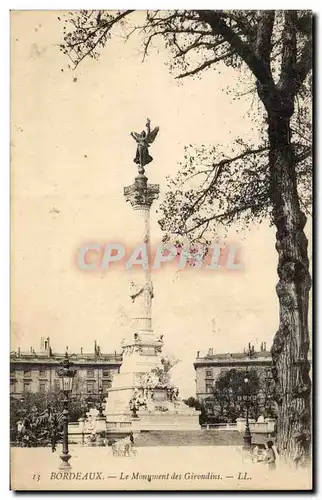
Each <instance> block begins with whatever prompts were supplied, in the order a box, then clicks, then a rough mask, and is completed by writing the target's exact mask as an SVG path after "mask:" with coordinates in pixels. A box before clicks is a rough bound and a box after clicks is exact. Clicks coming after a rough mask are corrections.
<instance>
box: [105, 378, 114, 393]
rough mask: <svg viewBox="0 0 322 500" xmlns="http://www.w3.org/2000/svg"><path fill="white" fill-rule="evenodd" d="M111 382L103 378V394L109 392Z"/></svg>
mask: <svg viewBox="0 0 322 500" xmlns="http://www.w3.org/2000/svg"><path fill="white" fill-rule="evenodd" d="M111 385H112V384H111V382H108V381H107V380H103V394H105V393H106V392H107V389H109V388H110V387H111Z"/></svg>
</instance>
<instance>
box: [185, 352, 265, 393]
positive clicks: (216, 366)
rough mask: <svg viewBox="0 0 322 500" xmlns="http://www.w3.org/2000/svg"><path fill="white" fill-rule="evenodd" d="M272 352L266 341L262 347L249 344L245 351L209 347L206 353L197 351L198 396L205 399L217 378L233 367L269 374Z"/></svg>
mask: <svg viewBox="0 0 322 500" xmlns="http://www.w3.org/2000/svg"><path fill="white" fill-rule="evenodd" d="M271 363H272V358H271V353H270V352H269V351H268V350H267V348H266V343H265V342H262V344H261V346H260V349H259V350H258V351H256V350H255V347H254V346H252V345H250V344H249V345H248V348H247V349H244V351H243V352H237V353H216V354H215V353H214V350H213V349H211V348H210V349H209V350H208V352H207V353H206V354H205V355H200V351H198V353H197V358H196V361H195V362H194V368H195V370H196V397H197V399H198V400H199V401H203V400H204V399H206V398H208V397H209V395H211V394H212V393H213V388H214V386H215V383H216V380H217V378H218V377H219V375H221V374H222V373H224V372H227V371H229V370H231V369H235V370H240V371H245V373H246V371H247V370H248V371H250V370H254V369H255V370H256V371H257V372H258V374H259V376H260V377H261V376H262V377H263V376H264V375H265V376H268V377H269V378H270V373H271Z"/></svg>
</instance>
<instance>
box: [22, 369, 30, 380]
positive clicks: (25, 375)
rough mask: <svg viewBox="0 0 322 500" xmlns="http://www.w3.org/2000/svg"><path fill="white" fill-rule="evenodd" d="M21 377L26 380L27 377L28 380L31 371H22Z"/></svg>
mask: <svg viewBox="0 0 322 500" xmlns="http://www.w3.org/2000/svg"><path fill="white" fill-rule="evenodd" d="M23 376H24V377H25V378H27V377H28V378H29V377H31V371H30V370H24V371H23Z"/></svg>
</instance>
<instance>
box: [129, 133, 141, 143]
mask: <svg viewBox="0 0 322 500" xmlns="http://www.w3.org/2000/svg"><path fill="white" fill-rule="evenodd" d="M131 135H132V137H134V139H135V140H136V141H140V140H141V139H142V137H141V134H138V133H137V132H132V134H131Z"/></svg>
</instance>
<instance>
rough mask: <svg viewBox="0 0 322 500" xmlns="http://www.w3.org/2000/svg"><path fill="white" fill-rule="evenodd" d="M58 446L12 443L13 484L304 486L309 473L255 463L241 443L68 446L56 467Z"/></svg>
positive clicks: (50, 487) (70, 486) (132, 487)
mask: <svg viewBox="0 0 322 500" xmlns="http://www.w3.org/2000/svg"><path fill="white" fill-rule="evenodd" d="M60 452H61V446H59V447H58V449H57V451H56V452H55V453H52V451H51V448H12V449H11V465H12V467H11V471H12V473H13V471H16V474H13V477H12V478H11V488H12V489H17V490H26V489H29V490H30V489H33V490H75V489H79V490H110V489H111V490H159V489H166V490H194V489H195V490H201V489H208V490H230V489H236V488H237V489H263V488H267V489H272V490H274V489H295V490H296V489H308V488H310V487H311V483H310V474H309V473H308V472H303V471H302V472H299V471H291V470H290V469H287V470H286V468H285V466H283V465H282V464H281V463H279V462H277V468H276V471H269V470H268V467H267V465H266V464H263V463H255V464H253V463H252V462H251V461H250V460H249V458H248V457H245V456H244V454H243V453H242V450H241V448H240V447H235V446H185V447H175V446H173V447H171V446H168V447H152V446H151V447H144V448H138V449H137V455H136V456H130V457H119V456H113V455H112V450H111V448H107V447H101V448H99V447H82V446H71V448H70V453H71V455H72V458H71V460H70V463H71V465H72V468H71V469H70V470H69V472H63V471H60V470H59V464H60V459H59V454H60Z"/></svg>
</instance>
